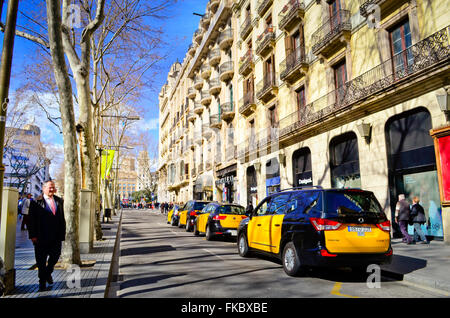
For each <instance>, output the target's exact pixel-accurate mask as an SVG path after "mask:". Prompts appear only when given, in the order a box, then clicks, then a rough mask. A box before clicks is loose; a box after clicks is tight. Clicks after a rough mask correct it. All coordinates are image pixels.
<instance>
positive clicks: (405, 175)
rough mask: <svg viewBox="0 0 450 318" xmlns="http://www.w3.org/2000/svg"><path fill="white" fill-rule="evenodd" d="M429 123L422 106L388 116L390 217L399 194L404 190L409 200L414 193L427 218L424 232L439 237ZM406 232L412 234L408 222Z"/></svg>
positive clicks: (439, 216) (439, 207)
mask: <svg viewBox="0 0 450 318" xmlns="http://www.w3.org/2000/svg"><path fill="white" fill-rule="evenodd" d="M431 127H432V125H431V116H430V113H429V112H428V110H427V109H425V108H423V107H419V108H416V109H413V110H411V111H407V112H404V113H401V114H399V115H396V116H394V117H391V118H390V119H389V120H388V121H387V122H386V126H385V132H386V139H387V140H386V142H387V148H388V168H389V188H390V199H391V211H392V215H391V217H392V220H393V219H394V218H393V216H394V215H393V214H394V212H395V205H396V202H397V201H398V195H399V194H405V197H406V199H407V200H408V201H409V202H410V203H411V204H412V199H413V197H415V196H418V197H419V198H420V204H421V205H422V206H423V208H424V210H425V214H426V219H427V222H426V223H425V224H424V225H423V226H422V229H423V230H424V233H425V234H426V235H427V236H428V237H430V238H438V239H441V238H443V235H444V233H443V227H442V205H441V200H440V194H439V181H438V173H437V168H436V157H435V148H434V144H433V138H432V137H431V136H430V130H431ZM394 229H395V227H394ZM408 232H409V233H410V234H413V233H414V228H413V227H412V226H409V228H408ZM396 236H399V233H396Z"/></svg>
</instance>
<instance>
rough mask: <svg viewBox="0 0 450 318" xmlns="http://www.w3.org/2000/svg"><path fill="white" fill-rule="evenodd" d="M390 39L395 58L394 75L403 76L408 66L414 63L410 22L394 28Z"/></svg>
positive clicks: (393, 60) (404, 22) (393, 59)
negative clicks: (411, 49)
mask: <svg viewBox="0 0 450 318" xmlns="http://www.w3.org/2000/svg"><path fill="white" fill-rule="evenodd" d="M389 39H390V44H391V54H392V57H393V58H392V63H393V65H392V67H393V68H394V74H396V75H397V76H401V75H403V73H405V72H407V70H408V66H409V65H411V64H412V63H413V56H412V52H411V51H410V50H409V48H410V47H411V45H412V42H411V30H410V27H409V21H408V20H406V21H403V22H402V23H400V24H399V25H397V26H396V27H394V28H393V29H392V30H391V31H390V32H389ZM397 76H396V77H397Z"/></svg>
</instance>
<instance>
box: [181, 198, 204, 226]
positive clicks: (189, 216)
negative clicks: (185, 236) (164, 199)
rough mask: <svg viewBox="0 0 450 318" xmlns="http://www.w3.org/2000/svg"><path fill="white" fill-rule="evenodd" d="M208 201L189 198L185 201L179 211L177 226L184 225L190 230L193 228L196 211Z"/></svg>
mask: <svg viewBox="0 0 450 318" xmlns="http://www.w3.org/2000/svg"><path fill="white" fill-rule="evenodd" d="M209 202H210V201H200V200H191V201H188V202H186V204H185V205H184V207H183V208H181V209H180V211H179V213H178V214H179V222H178V227H183V226H184V227H185V228H186V231H188V232H190V231H192V229H193V228H194V221H195V218H196V216H197V213H198V212H200V211H201V210H202V209H203V208H204V207H205V206H206V205H207V204H208V203H209Z"/></svg>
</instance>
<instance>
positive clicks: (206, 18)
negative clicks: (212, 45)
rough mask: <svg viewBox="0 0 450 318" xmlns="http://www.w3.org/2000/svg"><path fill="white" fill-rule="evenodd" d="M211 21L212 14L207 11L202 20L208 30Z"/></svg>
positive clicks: (203, 25)
mask: <svg viewBox="0 0 450 318" xmlns="http://www.w3.org/2000/svg"><path fill="white" fill-rule="evenodd" d="M210 22H211V14H210V13H209V12H205V14H204V15H203V17H202V19H201V20H200V23H201V25H202V27H203V28H204V29H205V30H208V28H209V23H210Z"/></svg>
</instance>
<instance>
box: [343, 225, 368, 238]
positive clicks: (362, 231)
mask: <svg viewBox="0 0 450 318" xmlns="http://www.w3.org/2000/svg"><path fill="white" fill-rule="evenodd" d="M348 231H349V232H356V233H357V234H358V236H364V235H365V233H367V232H372V228H371V227H366V226H349V227H348Z"/></svg>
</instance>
